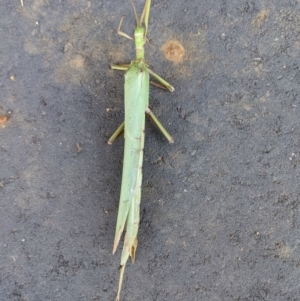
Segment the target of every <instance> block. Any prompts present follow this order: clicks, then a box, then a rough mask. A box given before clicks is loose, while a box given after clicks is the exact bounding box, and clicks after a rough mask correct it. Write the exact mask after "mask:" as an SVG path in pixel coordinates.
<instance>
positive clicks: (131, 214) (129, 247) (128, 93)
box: [108, 0, 174, 301]
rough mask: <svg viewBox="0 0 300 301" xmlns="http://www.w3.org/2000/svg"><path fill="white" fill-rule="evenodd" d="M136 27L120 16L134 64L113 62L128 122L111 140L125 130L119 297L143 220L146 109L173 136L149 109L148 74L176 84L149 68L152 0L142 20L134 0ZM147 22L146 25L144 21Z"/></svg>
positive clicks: (118, 234) (117, 239) (117, 235)
mask: <svg viewBox="0 0 300 301" xmlns="http://www.w3.org/2000/svg"><path fill="white" fill-rule="evenodd" d="M131 3H132V6H133V10H134V14H135V18H136V23H137V27H136V28H135V30H134V39H133V38H131V37H130V36H128V35H127V34H125V33H124V32H122V31H121V30H120V29H121V25H122V21H123V18H124V16H123V17H122V18H121V20H120V24H119V27H118V34H119V35H121V36H123V37H125V38H128V39H131V40H134V42H135V49H136V57H135V59H134V60H133V61H132V62H131V64H126V65H112V66H111V68H112V69H116V70H124V71H126V74H125V122H123V123H122V124H121V125H120V126H119V128H118V129H117V130H116V131H115V132H114V134H113V135H112V136H111V137H110V139H109V140H108V144H112V143H113V142H114V141H115V139H116V138H117V137H118V136H119V135H120V134H121V133H122V132H123V131H124V137H125V147H124V160H123V174H122V185H121V196H120V203H119V211H118V218H117V225H116V232H115V239H114V246H113V254H114V253H115V252H116V249H117V247H118V244H119V242H120V239H121V236H122V233H123V231H124V230H125V231H126V233H125V238H124V245H123V250H122V255H121V264H120V279H119V286H118V293H117V297H116V301H119V300H120V292H121V288H122V282H123V275H124V270H125V265H126V262H127V260H128V258H129V256H130V257H131V259H132V262H133V263H134V259H135V251H136V248H137V233H138V227H139V221H140V200H141V185H142V165H143V149H144V141H145V113H147V114H148V115H149V116H150V118H151V119H152V120H153V121H154V123H155V124H156V125H157V126H158V128H159V129H160V130H161V132H162V133H163V134H164V136H165V137H166V138H167V140H168V141H169V142H170V143H173V142H174V140H173V138H172V137H171V136H170V134H169V133H168V132H167V131H166V129H165V128H164V127H163V125H162V124H161V123H160V122H159V120H158V119H157V118H156V117H155V115H154V114H153V113H152V111H151V110H150V109H149V77H150V76H149V74H151V75H152V76H153V77H154V78H155V79H156V80H157V81H158V82H159V83H160V84H156V85H159V86H161V87H162V88H166V89H168V90H169V91H171V92H173V91H174V88H173V87H172V86H171V85H170V84H169V83H167V82H166V81H165V80H164V79H162V78H161V77H160V76H158V75H157V74H155V73H154V72H153V71H151V70H150V69H149V68H148V65H147V64H146V62H145V59H144V45H145V43H146V40H147V39H146V34H147V30H148V20H149V14H150V5H151V0H146V2H145V6H144V9H143V12H142V15H141V18H140V20H139V19H138V16H137V13H136V9H135V6H134V3H133V0H131ZM143 22H144V24H145V28H144V27H143V26H142V24H143Z"/></svg>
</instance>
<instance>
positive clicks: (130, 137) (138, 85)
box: [114, 60, 149, 266]
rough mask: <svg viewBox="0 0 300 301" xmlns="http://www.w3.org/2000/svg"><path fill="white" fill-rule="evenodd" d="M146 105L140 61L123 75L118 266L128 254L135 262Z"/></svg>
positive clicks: (143, 68) (144, 69) (144, 70)
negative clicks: (123, 95)
mask: <svg viewBox="0 0 300 301" xmlns="http://www.w3.org/2000/svg"><path fill="white" fill-rule="evenodd" d="M148 104H149V72H148V69H147V66H146V64H145V63H144V62H143V61H142V60H135V61H134V62H133V63H132V64H131V65H130V67H129V68H128V70H127V72H126V74H125V127H124V137H125V147H124V161H123V173H122V185H121V196H120V203H119V213H118V219H117V226H116V235H115V241H114V251H115V250H116V248H117V246H118V243H119V241H120V238H121V235H122V232H123V230H124V227H125V230H126V234H125V238H124V246H123V251H122V256H121V266H122V265H124V264H125V263H126V261H127V259H128V257H129V255H130V256H131V257H132V259H133V260H134V252H135V249H136V244H137V238H136V237H137V232H138V226H139V220H140V206H139V205H140V200H141V185H142V165H143V150H144V141H145V112H146V109H147V108H148Z"/></svg>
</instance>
